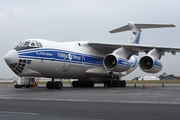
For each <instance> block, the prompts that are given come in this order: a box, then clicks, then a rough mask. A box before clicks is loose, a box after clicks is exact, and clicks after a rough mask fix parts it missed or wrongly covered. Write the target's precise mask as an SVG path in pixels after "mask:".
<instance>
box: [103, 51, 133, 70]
mask: <svg viewBox="0 0 180 120" xmlns="http://www.w3.org/2000/svg"><path fill="white" fill-rule="evenodd" d="M103 65H104V67H105V68H106V69H107V70H109V71H115V72H124V71H126V70H128V69H130V68H131V64H130V62H129V61H128V60H127V59H124V58H122V57H120V56H119V55H117V54H112V53H111V54H108V55H106V56H105V57H104V60H103Z"/></svg>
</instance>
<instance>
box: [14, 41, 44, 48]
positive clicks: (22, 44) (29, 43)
mask: <svg viewBox="0 0 180 120" xmlns="http://www.w3.org/2000/svg"><path fill="white" fill-rule="evenodd" d="M17 47H43V46H42V44H41V43H40V42H38V41H36V40H26V41H21V42H20V43H19V45H18V46H17Z"/></svg>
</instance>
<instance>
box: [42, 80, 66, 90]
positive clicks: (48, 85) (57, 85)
mask: <svg viewBox="0 0 180 120" xmlns="http://www.w3.org/2000/svg"><path fill="white" fill-rule="evenodd" d="M62 87H63V84H62V82H61V81H56V82H54V78H52V81H48V82H47V83H46V88H47V89H54V88H55V89H61V88H62Z"/></svg>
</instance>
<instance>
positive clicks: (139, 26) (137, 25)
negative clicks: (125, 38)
mask: <svg viewBox="0 0 180 120" xmlns="http://www.w3.org/2000/svg"><path fill="white" fill-rule="evenodd" d="M130 23H131V22H129V25H125V26H123V27H120V28H117V29H114V30H111V31H109V32H110V33H117V32H124V31H128V30H132V28H131V26H130ZM134 26H135V27H136V28H138V29H139V30H141V29H147V28H163V27H175V25H173V24H134Z"/></svg>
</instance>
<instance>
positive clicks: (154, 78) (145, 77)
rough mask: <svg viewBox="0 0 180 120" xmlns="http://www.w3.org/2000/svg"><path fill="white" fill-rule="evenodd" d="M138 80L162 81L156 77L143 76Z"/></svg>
mask: <svg viewBox="0 0 180 120" xmlns="http://www.w3.org/2000/svg"><path fill="white" fill-rule="evenodd" d="M138 80H160V79H159V77H156V76H141V77H139V78H138Z"/></svg>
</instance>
